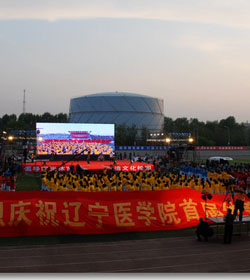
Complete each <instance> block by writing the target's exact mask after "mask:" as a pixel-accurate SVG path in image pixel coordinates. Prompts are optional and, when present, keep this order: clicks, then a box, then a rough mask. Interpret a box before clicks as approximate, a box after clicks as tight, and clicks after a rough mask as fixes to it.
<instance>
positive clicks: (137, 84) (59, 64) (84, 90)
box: [0, 0, 250, 122]
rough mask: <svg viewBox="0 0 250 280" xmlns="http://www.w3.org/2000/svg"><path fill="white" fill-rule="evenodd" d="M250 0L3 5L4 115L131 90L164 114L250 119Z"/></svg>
mask: <svg viewBox="0 0 250 280" xmlns="http://www.w3.org/2000/svg"><path fill="white" fill-rule="evenodd" d="M249 50H250V1H249V0H188V1H187V0H174V1H172V0H105V1H103V0H36V1H34V0H22V1H20V0H0V116H3V115H4V114H12V113H13V114H16V115H17V116H18V115H19V114H21V113H22V112H23V95H24V90H25V96H26V104H25V111H26V112H27V113H34V114H43V113H44V112H50V113H52V114H57V113H69V103H70V99H71V98H72V97H78V96H83V95H86V94H92V93H101V92H115V91H118V92H131V93H138V94H143V95H148V96H153V97H157V98H161V99H163V100H164V114H165V116H167V117H170V118H173V119H176V118H178V117H186V118H188V119H191V118H198V119H199V120H200V121H207V120H209V121H214V120H221V119H223V118H227V117H228V116H234V117H235V118H236V121H237V122H246V121H250V114H249V111H250V110H249V104H250V94H249V93H250V79H249V76H250V52H249Z"/></svg>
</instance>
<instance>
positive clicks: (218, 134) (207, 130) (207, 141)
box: [116, 116, 250, 146]
mask: <svg viewBox="0 0 250 280" xmlns="http://www.w3.org/2000/svg"><path fill="white" fill-rule="evenodd" d="M158 132H162V133H163V134H164V136H161V135H159V138H161V137H167V135H168V134H169V133H191V135H192V137H193V138H194V139H195V142H194V143H195V145H204V146H227V145H230V146H250V126H248V125H247V124H244V123H237V122H236V120H235V118H234V117H233V116H230V117H228V118H226V119H222V120H220V121H206V122H202V121H199V120H198V119H196V118H195V119H187V118H177V119H175V120H173V119H172V118H169V117H165V118H164V126H163V129H162V131H158ZM149 138H151V136H150V132H149V131H148V130H147V128H145V127H144V128H142V130H138V129H137V128H136V127H135V126H134V127H130V128H129V127H126V125H121V126H119V125H118V126H117V127H116V145H121V146H122V145H134V143H136V144H137V145H146V144H147V141H146V139H149Z"/></svg>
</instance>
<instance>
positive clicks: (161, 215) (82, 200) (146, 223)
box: [0, 189, 250, 237]
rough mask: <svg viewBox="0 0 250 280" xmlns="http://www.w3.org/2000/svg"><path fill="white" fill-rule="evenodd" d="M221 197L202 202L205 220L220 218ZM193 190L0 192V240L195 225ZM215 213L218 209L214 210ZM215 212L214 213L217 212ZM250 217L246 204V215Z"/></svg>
mask: <svg viewBox="0 0 250 280" xmlns="http://www.w3.org/2000/svg"><path fill="white" fill-rule="evenodd" d="M224 198H225V195H213V197H212V199H211V200H208V201H207V208H206V209H207V216H208V217H216V216H217V215H218V216H223V215H224V214H225V213H226V210H227V206H228V205H227V202H223V200H224ZM204 210H205V201H204V200H202V199H201V193H200V192H198V191H195V190H192V189H177V190H168V191H135V192H129V191H128V192H99V193H79V192H40V191H23V192H21V191H19V192H1V199H0V236H2V237H3V236H32V235H59V234H101V233H118V232H131V231H133V232H135V231H156V230H174V229H181V228H187V227H193V226H196V225H197V223H198V221H199V218H200V217H204V215H205V211H204ZM219 210H220V211H219ZM218 211H219V212H218ZM249 214H250V200H249V199H247V200H246V202H245V215H249Z"/></svg>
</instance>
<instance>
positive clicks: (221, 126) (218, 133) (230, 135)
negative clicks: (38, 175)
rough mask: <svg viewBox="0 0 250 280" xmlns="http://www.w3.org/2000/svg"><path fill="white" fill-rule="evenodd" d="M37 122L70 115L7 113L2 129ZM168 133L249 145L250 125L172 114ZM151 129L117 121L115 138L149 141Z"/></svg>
mask: <svg viewBox="0 0 250 280" xmlns="http://www.w3.org/2000/svg"><path fill="white" fill-rule="evenodd" d="M37 122H60V123H64V122H68V115H67V114H64V113H59V114H55V115H52V114H50V113H48V112H46V113H44V114H42V115H37V114H32V113H25V114H21V115H19V116H18V117H17V116H16V115H15V114H11V115H7V114H5V115H4V116H3V117H1V118H0V129H1V131H11V130H18V129H20V130H35V129H36V123H37ZM155 132H159V133H163V134H164V136H161V135H160V136H159V137H167V135H168V134H169V133H191V135H192V137H194V139H195V145H205V146H215V145H217V146H227V145H231V146H250V126H249V125H246V124H244V123H237V122H236V120H235V118H234V117H233V116H230V117H228V118H226V119H222V120H220V121H206V122H202V121H199V120H198V119H196V118H195V119H187V118H177V119H175V120H174V119H172V118H169V117H165V118H164V125H163V129H162V131H155ZM150 137H151V136H150V131H149V130H148V129H147V128H146V127H143V128H142V129H138V128H137V127H136V126H135V125H134V126H131V127H128V126H126V124H123V125H116V131H115V139H116V145H118V146H119V145H120V146H125V145H129V146H132V145H147V139H149V138H150Z"/></svg>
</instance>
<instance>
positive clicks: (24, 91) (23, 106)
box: [23, 90, 26, 114]
mask: <svg viewBox="0 0 250 280" xmlns="http://www.w3.org/2000/svg"><path fill="white" fill-rule="evenodd" d="M25 103H26V101H25V90H24V91H23V114H25V113H26V112H25Z"/></svg>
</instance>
